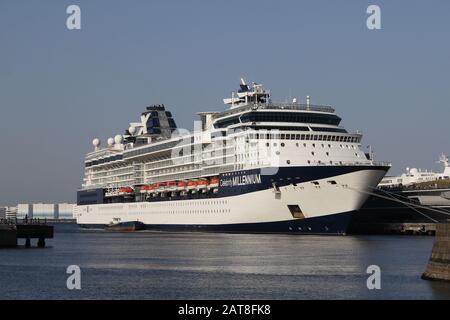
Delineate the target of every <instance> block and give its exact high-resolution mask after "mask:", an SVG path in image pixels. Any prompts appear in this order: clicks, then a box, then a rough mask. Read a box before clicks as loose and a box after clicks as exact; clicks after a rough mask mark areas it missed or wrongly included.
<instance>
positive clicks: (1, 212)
mask: <svg viewBox="0 0 450 320" xmlns="http://www.w3.org/2000/svg"><path fill="white" fill-rule="evenodd" d="M0 219H6V207H0Z"/></svg>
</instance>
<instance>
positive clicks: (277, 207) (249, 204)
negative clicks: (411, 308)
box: [75, 166, 387, 234]
mask: <svg viewBox="0 0 450 320" xmlns="http://www.w3.org/2000/svg"><path fill="white" fill-rule="evenodd" d="M386 170H387V168H385V167H371V166H367V168H366V169H359V170H357V171H354V172H350V173H346V174H342V175H337V176H328V177H326V178H322V179H317V180H314V181H313V182H312V181H305V182H302V183H295V180H294V179H293V180H292V182H293V183H286V185H284V186H280V187H279V188H278V190H276V188H266V189H264V190H258V191H254V192H248V193H244V194H237V195H232V196H225V197H214V198H204V199H192V200H165V201H154V202H133V203H112V204H94V205H83V206H77V207H76V209H75V216H76V218H77V223H78V224H79V225H81V226H84V227H89V226H90V227H101V226H105V225H108V224H110V223H112V222H117V221H120V222H126V221H140V222H142V223H144V224H145V225H146V226H147V227H148V229H160V230H164V229H194V230H224V231H263V232H300V233H314V234H320V233H334V234H344V233H346V230H347V226H348V223H349V221H350V218H351V214H352V212H353V211H355V210H358V209H359V208H360V207H361V206H362V205H363V203H364V202H365V200H366V199H367V197H368V194H367V192H370V191H371V190H372V189H371V188H372V187H373V186H376V185H377V184H378V182H379V181H380V180H381V179H382V178H383V176H384V174H385V173H386ZM331 181H333V183H334V182H335V184H332V183H330V182H331ZM289 206H291V207H292V206H298V207H299V208H301V215H302V216H301V218H294V216H293V213H292V211H291V209H290V207H289Z"/></svg>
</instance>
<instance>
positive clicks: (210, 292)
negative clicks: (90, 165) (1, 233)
mask: <svg viewBox="0 0 450 320" xmlns="http://www.w3.org/2000/svg"><path fill="white" fill-rule="evenodd" d="M433 240H434V238H433V237H430V236H299V235H277V234H227V233H173V232H146V231H144V232H136V233H114V232H105V231H101V230H97V231H93V230H91V231H86V230H81V229H79V228H78V227H77V226H76V225H70V224H68V225H57V226H56V227H55V238H54V239H52V240H48V241H47V245H48V246H47V248H44V249H38V248H30V249H26V248H24V247H23V245H22V246H19V248H17V249H2V250H0V288H1V290H0V299H450V284H449V283H440V282H430V281H425V280H422V279H421V274H422V273H423V272H424V271H425V268H426V265H427V261H428V259H429V257H430V254H431V248H432V246H433ZM33 245H35V244H33ZM70 265H76V266H79V267H80V270H81V289H80V290H69V289H68V288H67V285H66V282H67V278H68V277H69V276H70V274H67V273H66V271H67V268H68V266H70ZM370 265H376V266H379V267H380V270H381V289H379V290H377V289H373V290H369V289H368V288H367V284H366V282H367V278H368V277H369V276H370V274H368V273H367V272H366V271H367V267H368V266H370Z"/></svg>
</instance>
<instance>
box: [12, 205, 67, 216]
mask: <svg viewBox="0 0 450 320" xmlns="http://www.w3.org/2000/svg"><path fill="white" fill-rule="evenodd" d="M74 206H75V205H74V204H71V203H59V204H54V203H33V204H30V203H20V204H18V205H17V218H18V219H24V218H25V216H27V217H28V219H61V220H68V219H74V218H73V208H74Z"/></svg>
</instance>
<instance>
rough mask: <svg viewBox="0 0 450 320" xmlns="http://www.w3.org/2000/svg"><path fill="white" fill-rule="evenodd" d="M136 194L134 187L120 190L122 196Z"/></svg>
mask: <svg viewBox="0 0 450 320" xmlns="http://www.w3.org/2000/svg"><path fill="white" fill-rule="evenodd" d="M133 193H134V189H133V188H132V187H122V188H120V189H119V194H120V195H131V194H133Z"/></svg>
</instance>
